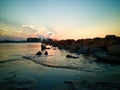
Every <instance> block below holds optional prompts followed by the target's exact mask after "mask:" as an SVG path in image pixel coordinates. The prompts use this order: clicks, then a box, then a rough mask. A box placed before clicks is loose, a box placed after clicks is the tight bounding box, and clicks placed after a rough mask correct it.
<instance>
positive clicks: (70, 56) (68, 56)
mask: <svg viewBox="0 0 120 90" xmlns="http://www.w3.org/2000/svg"><path fill="white" fill-rule="evenodd" d="M66 57H67V58H74V59H75V58H79V57H77V56H72V55H66Z"/></svg>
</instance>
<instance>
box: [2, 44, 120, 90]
mask: <svg viewBox="0 0 120 90" xmlns="http://www.w3.org/2000/svg"><path fill="white" fill-rule="evenodd" d="M39 50H40V43H19V44H16V43H12V44H10V43H9V44H2V43H0V87H1V88H2V89H1V90H9V89H11V90H12V89H14V90H18V89H19V90H22V89H25V90H26V89H29V90H74V89H73V86H74V88H75V89H77V90H81V89H83V90H92V89H93V88H92V89H91V87H94V86H95V85H96V83H101V84H99V85H98V86H99V87H98V90H100V89H101V88H104V87H105V88H108V87H110V88H115V90H117V89H118V88H119V87H118V85H119V84H120V66H119V65H111V64H104V63H98V62H96V58H95V57H93V56H88V55H77V56H78V57H79V58H78V59H68V58H66V55H67V54H71V55H75V54H72V53H69V52H67V51H64V50H62V51H61V50H59V49H57V48H56V49H53V48H51V49H49V50H47V51H48V53H49V54H48V56H45V55H44V54H42V55H41V56H36V55H35V54H36V53H37V52H38V51H39ZM43 53H44V52H43ZM66 81H67V82H72V84H73V85H71V84H70V83H66ZM106 83H107V84H106ZM111 83H112V85H111ZM103 84H104V85H103ZM114 84H115V85H117V86H115V85H114ZM116 87H117V89H116ZM94 88H95V87H94ZM96 90H97V89H96ZM110 90H112V89H110Z"/></svg>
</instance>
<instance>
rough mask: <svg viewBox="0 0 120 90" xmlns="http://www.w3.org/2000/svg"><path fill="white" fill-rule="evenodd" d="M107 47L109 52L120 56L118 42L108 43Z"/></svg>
mask: <svg viewBox="0 0 120 90" xmlns="http://www.w3.org/2000/svg"><path fill="white" fill-rule="evenodd" d="M107 49H108V52H109V53H110V54H112V55H117V56H120V44H118V45H110V46H108V47H107Z"/></svg>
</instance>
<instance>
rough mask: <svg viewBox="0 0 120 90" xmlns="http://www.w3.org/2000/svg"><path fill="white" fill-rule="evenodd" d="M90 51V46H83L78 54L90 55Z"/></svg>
mask: <svg viewBox="0 0 120 90" xmlns="http://www.w3.org/2000/svg"><path fill="white" fill-rule="evenodd" d="M88 49H89V46H83V47H81V48H80V49H79V50H78V52H77V53H79V54H81V53H82V54H87V53H88Z"/></svg>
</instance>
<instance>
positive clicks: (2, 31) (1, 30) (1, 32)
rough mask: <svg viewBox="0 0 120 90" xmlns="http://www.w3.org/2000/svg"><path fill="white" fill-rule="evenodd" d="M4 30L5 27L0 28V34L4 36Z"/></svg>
mask: <svg viewBox="0 0 120 90" xmlns="http://www.w3.org/2000/svg"><path fill="white" fill-rule="evenodd" d="M6 31H7V30H6V29H5V28H0V36H4V35H5V33H6Z"/></svg>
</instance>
